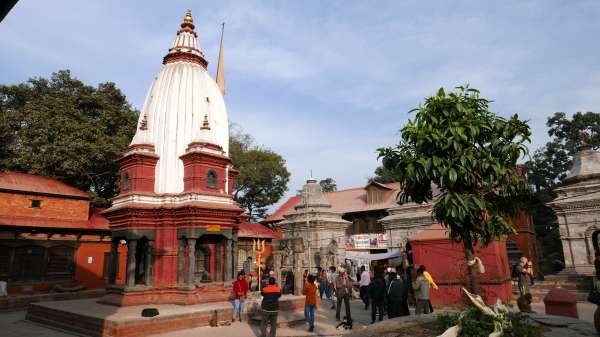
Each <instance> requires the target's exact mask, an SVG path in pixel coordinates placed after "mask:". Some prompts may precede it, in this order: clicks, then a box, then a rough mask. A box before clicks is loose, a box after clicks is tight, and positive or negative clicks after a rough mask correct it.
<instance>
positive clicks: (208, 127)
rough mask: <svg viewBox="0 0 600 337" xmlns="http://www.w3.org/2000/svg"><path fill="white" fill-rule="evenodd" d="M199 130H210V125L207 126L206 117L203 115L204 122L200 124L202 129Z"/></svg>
mask: <svg viewBox="0 0 600 337" xmlns="http://www.w3.org/2000/svg"><path fill="white" fill-rule="evenodd" d="M200 130H210V125H208V115H207V114H204V122H203V123H202V127H201V128H200Z"/></svg>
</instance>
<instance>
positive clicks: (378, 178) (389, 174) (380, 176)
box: [369, 165, 398, 184]
mask: <svg viewBox="0 0 600 337" xmlns="http://www.w3.org/2000/svg"><path fill="white" fill-rule="evenodd" d="M370 181H375V182H378V183H380V184H387V183H395V182H397V181H398V177H396V175H395V174H394V172H393V171H391V170H389V169H387V168H385V166H383V165H382V166H378V167H377V168H376V169H375V176H374V177H373V178H371V179H369V182H370Z"/></svg>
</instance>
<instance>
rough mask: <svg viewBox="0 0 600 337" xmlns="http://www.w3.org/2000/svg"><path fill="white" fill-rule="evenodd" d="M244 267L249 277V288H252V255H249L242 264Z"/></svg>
mask: <svg viewBox="0 0 600 337" xmlns="http://www.w3.org/2000/svg"><path fill="white" fill-rule="evenodd" d="M242 269H243V270H244V274H245V275H246V277H247V278H248V280H249V281H248V289H250V290H252V269H253V268H252V256H248V258H247V259H246V261H244V264H243V265H242Z"/></svg>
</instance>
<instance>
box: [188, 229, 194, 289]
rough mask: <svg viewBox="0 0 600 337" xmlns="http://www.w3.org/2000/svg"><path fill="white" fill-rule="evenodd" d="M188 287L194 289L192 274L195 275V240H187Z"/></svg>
mask: <svg viewBox="0 0 600 337" xmlns="http://www.w3.org/2000/svg"><path fill="white" fill-rule="evenodd" d="M187 241H188V264H189V266H188V286H189V287H190V288H193V287H194V288H195V284H194V274H196V239H188V240H187Z"/></svg>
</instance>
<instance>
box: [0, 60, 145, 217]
mask: <svg viewBox="0 0 600 337" xmlns="http://www.w3.org/2000/svg"><path fill="white" fill-rule="evenodd" d="M136 120H137V112H136V111H135V110H134V109H132V107H131V105H130V104H129V103H127V100H126V98H125V95H123V93H122V92H121V91H120V90H119V89H118V88H117V87H116V86H115V84H114V83H100V84H98V86H97V87H93V86H89V85H85V84H84V83H82V82H81V81H79V80H78V79H76V78H73V77H72V76H71V74H70V72H69V71H68V70H61V71H58V72H56V73H54V74H52V76H51V77H50V78H49V79H47V78H42V77H38V78H32V79H30V80H29V81H27V82H25V83H21V84H18V85H0V143H1V144H2V145H1V146H0V170H2V171H20V172H26V173H31V174H39V175H44V176H49V177H53V178H56V179H59V180H61V181H64V182H65V183H67V184H70V185H73V186H75V187H77V188H80V189H82V190H85V191H90V192H91V193H92V196H93V197H94V199H93V201H94V203H95V204H96V205H97V206H106V205H107V204H108V201H107V200H108V198H111V197H113V196H114V195H115V194H116V192H117V184H116V182H117V178H118V166H117V165H116V164H115V162H114V161H115V160H116V159H117V158H119V157H120V156H121V155H122V154H123V152H124V151H125V150H126V148H127V145H128V144H129V142H130V141H131V137H132V136H133V134H134V132H135V126H136Z"/></svg>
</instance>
